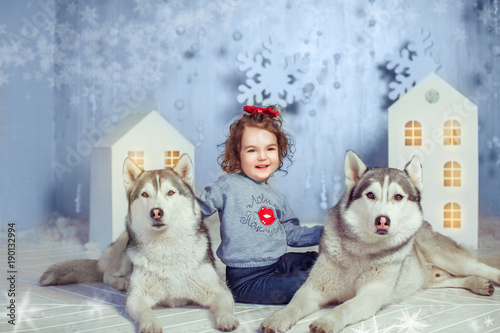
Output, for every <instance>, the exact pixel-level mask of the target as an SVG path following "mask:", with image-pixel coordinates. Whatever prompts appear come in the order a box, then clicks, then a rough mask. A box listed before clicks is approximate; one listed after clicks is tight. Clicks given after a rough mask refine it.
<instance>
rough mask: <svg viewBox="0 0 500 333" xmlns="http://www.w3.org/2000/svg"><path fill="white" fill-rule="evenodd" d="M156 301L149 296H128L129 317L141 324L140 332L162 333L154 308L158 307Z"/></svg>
mask: <svg viewBox="0 0 500 333" xmlns="http://www.w3.org/2000/svg"><path fill="white" fill-rule="evenodd" d="M156 303H157V302H156V301H155V300H154V299H153V298H152V297H151V296H148V295H144V294H143V295H142V296H140V295H137V294H132V293H130V294H129V295H128V296H127V302H126V305H125V309H126V311H127V313H128V314H129V316H130V317H131V318H132V319H133V320H134V321H135V322H137V323H138V324H139V332H141V333H161V332H162V326H161V324H160V322H159V321H158V319H157V318H156V315H155V314H154V312H153V309H152V307H153V306H155V305H156Z"/></svg>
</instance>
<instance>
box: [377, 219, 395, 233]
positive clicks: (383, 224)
mask: <svg viewBox="0 0 500 333" xmlns="http://www.w3.org/2000/svg"><path fill="white" fill-rule="evenodd" d="M375 226H376V227H377V231H379V230H380V231H382V230H387V229H389V227H390V226H391V220H390V219H389V218H388V217H387V216H379V217H377V218H376V219H375Z"/></svg>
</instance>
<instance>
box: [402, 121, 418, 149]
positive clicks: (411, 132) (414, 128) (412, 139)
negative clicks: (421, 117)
mask: <svg viewBox="0 0 500 333" xmlns="http://www.w3.org/2000/svg"><path fill="white" fill-rule="evenodd" d="M421 145H422V125H420V123H419V122H418V121H414V120H412V121H409V122H407V123H406V125H405V146H421Z"/></svg>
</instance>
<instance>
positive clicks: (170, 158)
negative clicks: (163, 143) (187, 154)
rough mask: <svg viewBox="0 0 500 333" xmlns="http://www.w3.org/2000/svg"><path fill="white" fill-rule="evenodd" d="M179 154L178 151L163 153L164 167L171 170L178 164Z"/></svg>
mask: <svg viewBox="0 0 500 333" xmlns="http://www.w3.org/2000/svg"><path fill="white" fill-rule="evenodd" d="M180 155H181V154H180V152H179V151H178V150H168V151H166V152H165V167H168V168H172V167H174V166H175V165H176V164H177V162H179V157H180Z"/></svg>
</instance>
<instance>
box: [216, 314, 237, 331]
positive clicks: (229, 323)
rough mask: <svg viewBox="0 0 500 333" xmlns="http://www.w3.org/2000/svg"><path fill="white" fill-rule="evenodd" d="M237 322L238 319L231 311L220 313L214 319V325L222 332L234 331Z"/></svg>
mask: <svg viewBox="0 0 500 333" xmlns="http://www.w3.org/2000/svg"><path fill="white" fill-rule="evenodd" d="M239 324H240V323H239V321H238V319H236V317H235V316H234V314H232V313H225V314H221V315H219V317H217V318H216V319H215V327H216V328H217V329H218V330H219V331H223V332H230V331H234V330H235V329H236V327H238V325H239Z"/></svg>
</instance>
